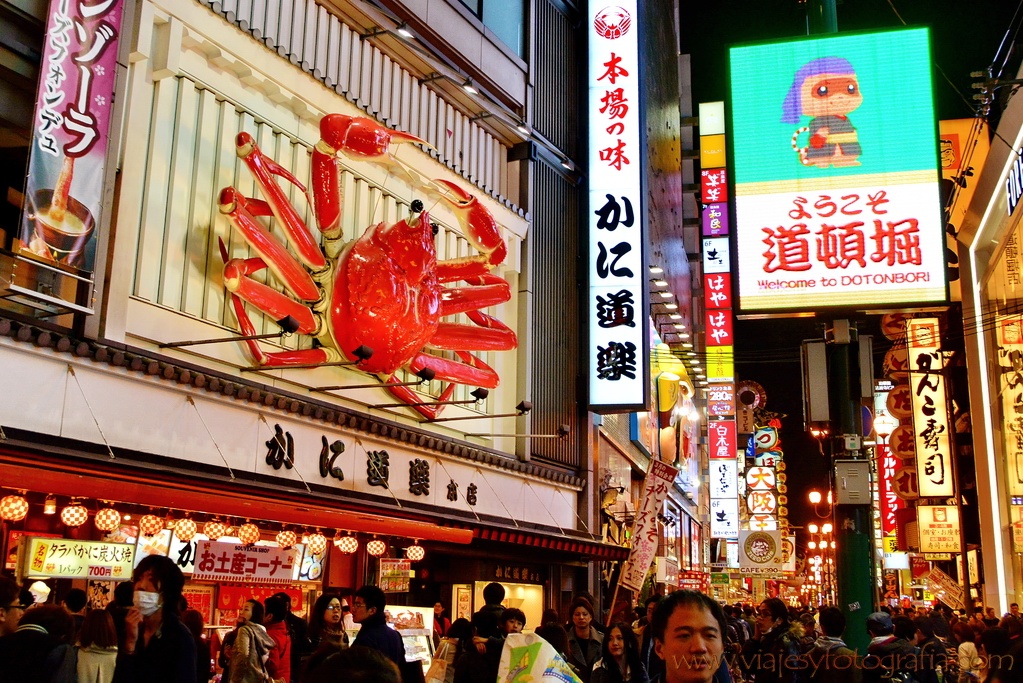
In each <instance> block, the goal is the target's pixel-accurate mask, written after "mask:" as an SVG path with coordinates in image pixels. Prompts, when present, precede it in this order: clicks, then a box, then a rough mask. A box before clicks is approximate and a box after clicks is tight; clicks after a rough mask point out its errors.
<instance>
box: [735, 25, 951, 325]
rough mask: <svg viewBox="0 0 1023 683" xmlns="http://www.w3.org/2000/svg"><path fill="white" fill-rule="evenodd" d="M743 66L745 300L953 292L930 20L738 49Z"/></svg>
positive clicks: (908, 299)
mask: <svg viewBox="0 0 1023 683" xmlns="http://www.w3.org/2000/svg"><path fill="white" fill-rule="evenodd" d="M730 68H731V91H732V100H731V112H732V140H733V151H734V154H733V157H734V168H733V169H732V171H733V177H734V179H735V189H734V202H735V224H736V234H737V236H738V239H737V240H736V245H737V252H738V254H737V258H738V263H739V287H738V291H739V304H740V306H741V307H742V308H743V309H745V310H785V309H788V310H807V309H817V308H819V307H828V306H850V305H872V304H884V305H886V306H887V305H891V304H896V303H923V302H941V301H944V300H945V298H946V283H945V280H946V275H945V253H944V249H945V235H944V229H943V224H942V216H941V200H940V198H939V181H940V175H939V164H938V155H937V153H936V151H937V150H936V147H935V144H934V140H935V139H936V137H937V131H936V126H935V116H934V102H933V93H932V88H931V60H930V36H929V33H928V31H927V29H903V30H896V31H884V32H876V33H864V34H848V35H836V36H826V37H819V38H817V37H815V38H811V39H802V40H789V41H785V42H775V43H770V44H762V45H753V46H743V47H735V48H732V49H731V50H730ZM750 93H756V94H757V95H756V97H751V96H750ZM906 93H912V95H911V96H909V97H907V96H906Z"/></svg>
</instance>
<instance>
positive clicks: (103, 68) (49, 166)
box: [20, 0, 123, 272]
mask: <svg viewBox="0 0 1023 683" xmlns="http://www.w3.org/2000/svg"><path fill="white" fill-rule="evenodd" d="M122 5H123V0H99V1H96V2H86V1H85V0H52V1H51V2H50V13H49V18H48V20H47V26H46V37H45V40H44V43H43V54H42V64H41V68H40V70H39V71H40V75H41V79H42V80H41V82H40V84H39V92H38V95H37V97H36V107H35V116H34V118H33V121H32V147H31V152H30V156H29V167H28V181H27V184H26V189H25V210H24V213H23V217H22V224H21V234H20V237H21V241H22V243H23V249H25V250H26V251H29V252H32V253H33V254H35V255H36V256H39V257H41V258H43V259H46V260H50V261H55V262H57V263H62V264H65V265H68V266H72V267H74V268H77V269H79V270H81V271H88V272H92V271H93V270H94V268H95V257H96V253H95V252H96V233H95V231H96V227H97V225H98V224H99V222H100V220H101V211H102V209H103V204H102V200H103V177H104V167H105V163H106V155H107V136H108V132H109V129H110V119H111V109H112V107H113V97H114V78H115V75H116V69H117V63H116V59H117V43H118V38H119V36H120V32H121V9H122Z"/></svg>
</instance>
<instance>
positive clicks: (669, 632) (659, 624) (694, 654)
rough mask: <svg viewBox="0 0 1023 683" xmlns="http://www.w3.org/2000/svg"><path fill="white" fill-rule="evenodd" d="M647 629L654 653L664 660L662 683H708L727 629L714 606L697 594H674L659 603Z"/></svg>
mask: <svg viewBox="0 0 1023 683" xmlns="http://www.w3.org/2000/svg"><path fill="white" fill-rule="evenodd" d="M650 628H651V629H652V632H653V638H654V653H655V654H656V655H657V656H658V657H659V658H660V659H662V660H664V668H665V673H664V678H663V681H664V683H711V681H712V680H713V679H714V674H715V673H716V672H717V671H718V668H719V666H721V664H722V659H721V657H722V654H723V653H724V636H725V632H726V629H727V624H726V623H725V614H724V612H723V611H722V610H721V606H720V605H719V604H718V603H717V602H715V601H714V600H711V599H710V598H709V597H707V596H706V595H704V594H703V593H698V592H696V591H692V590H680V591H675V592H674V593H672V594H671V595H669V596H667V597H666V598H664V599H663V600H661V601H660V602H659V603H658V605H657V608H656V609H655V610H654V614H653V618H652V619H651V621H650Z"/></svg>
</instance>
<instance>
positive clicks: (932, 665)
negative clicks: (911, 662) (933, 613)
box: [913, 617, 948, 683]
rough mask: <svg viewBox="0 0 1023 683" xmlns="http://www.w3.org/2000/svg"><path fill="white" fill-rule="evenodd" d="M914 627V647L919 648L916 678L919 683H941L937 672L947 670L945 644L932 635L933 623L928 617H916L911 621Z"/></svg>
mask: <svg viewBox="0 0 1023 683" xmlns="http://www.w3.org/2000/svg"><path fill="white" fill-rule="evenodd" d="M913 625H914V626H916V646H917V647H918V648H920V658H919V664H918V665H917V672H916V678H917V681H919V683H941V682H942V677H941V676H939V675H938V672H939V671H942V672H944V670H945V669H946V668H947V666H946V659H947V658H948V655H947V653H946V652H945V644H944V643H942V642H941V641H940V640H939V639H938V637H937V636H936V635H934V622H933V621H932V619H931V618H930V617H917V618H916V619H914V620H913Z"/></svg>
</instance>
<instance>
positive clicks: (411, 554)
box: [405, 543, 426, 562]
mask: <svg viewBox="0 0 1023 683" xmlns="http://www.w3.org/2000/svg"><path fill="white" fill-rule="evenodd" d="M424 557H426V548H424V547H423V546H421V545H419V544H418V543H416V544H415V545H410V546H409V547H407V548H405V558H406V559H409V560H412V561H413V562H419V560H421V559H423V558H424Z"/></svg>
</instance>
